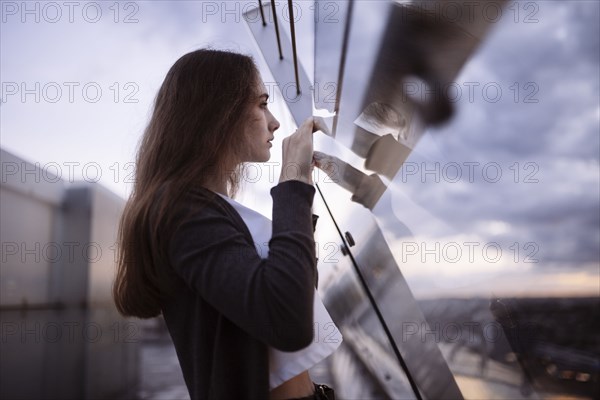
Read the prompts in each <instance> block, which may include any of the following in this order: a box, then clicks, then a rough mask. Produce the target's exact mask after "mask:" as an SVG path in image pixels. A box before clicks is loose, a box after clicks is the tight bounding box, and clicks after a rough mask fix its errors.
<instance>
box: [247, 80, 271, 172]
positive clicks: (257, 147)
mask: <svg viewBox="0 0 600 400" xmlns="http://www.w3.org/2000/svg"><path fill="white" fill-rule="evenodd" d="M257 81H258V84H257V90H256V96H255V97H254V98H253V100H252V103H251V104H250V112H249V117H248V121H247V122H246V123H244V137H245V138H246V143H247V146H246V147H247V152H246V154H245V157H244V159H243V160H242V162H265V161H269V159H270V158H271V147H272V146H273V144H272V143H271V141H272V140H273V138H274V136H273V135H274V133H275V130H276V129H277V128H279V121H277V119H276V118H275V117H274V116H273V114H271V111H269V108H268V99H269V94H268V93H267V90H266V88H265V85H264V84H263V82H262V79H260V78H259V79H257Z"/></svg>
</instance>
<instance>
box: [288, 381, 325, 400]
mask: <svg viewBox="0 0 600 400" xmlns="http://www.w3.org/2000/svg"><path fill="white" fill-rule="evenodd" d="M314 385H315V393H314V394H312V395H310V396H305V397H297V398H294V399H290V400H335V393H334V391H333V389H332V388H330V387H329V386H327V385H323V384H318V383H314Z"/></svg>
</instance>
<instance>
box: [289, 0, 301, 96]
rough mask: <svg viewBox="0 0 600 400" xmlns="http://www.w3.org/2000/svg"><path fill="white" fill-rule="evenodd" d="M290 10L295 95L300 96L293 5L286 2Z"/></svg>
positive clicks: (290, 0) (290, 2) (290, 1)
mask: <svg viewBox="0 0 600 400" xmlns="http://www.w3.org/2000/svg"><path fill="white" fill-rule="evenodd" d="M288 8H289V10H290V31H291V32H292V52H293V53H294V75H295V76H296V94H300V79H299V78H298V54H297V53H296V29H295V27H294V4H293V3H292V0H288Z"/></svg>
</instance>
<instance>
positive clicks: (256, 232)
mask: <svg viewBox="0 0 600 400" xmlns="http://www.w3.org/2000/svg"><path fill="white" fill-rule="evenodd" d="M218 194H219V195H220V196H221V197H223V198H224V199H225V200H227V201H228V202H229V204H231V205H232V206H233V207H234V208H235V209H236V211H237V212H238V213H239V214H240V216H241V217H242V219H243V220H244V222H245V223H246V225H247V226H248V230H249V231H250V234H251V235H252V239H253V241H254V244H255V246H256V249H257V251H258V254H259V255H260V257H261V258H267V255H268V254H269V241H270V240H271V235H272V225H271V224H272V221H271V220H270V219H268V218H267V217H265V216H264V215H262V214H260V213H258V212H256V211H254V210H252V209H250V208H248V207H246V206H243V205H242V204H240V203H238V202H237V201H235V200H233V199H230V198H229V197H227V196H224V195H222V194H220V193H218ZM313 313H314V321H313V322H314V324H313V326H314V338H313V341H312V343H311V344H310V345H308V346H307V347H305V348H304V349H302V350H299V351H294V352H285V351H279V350H277V349H274V348H269V385H270V389H274V388H276V387H277V386H279V385H281V384H282V383H284V382H285V381H287V380H289V379H291V378H293V377H294V376H296V375H298V374H300V373H302V372H303V371H305V370H307V369H309V368H311V367H312V366H314V365H315V364H317V363H319V362H320V361H322V360H323V359H325V358H326V357H328V356H329V355H330V354H331V353H333V352H334V351H335V349H337V348H338V346H339V345H340V344H341V343H342V340H343V339H342V334H341V333H340V331H339V329H338V327H337V326H336V325H335V323H334V322H333V321H332V320H331V317H330V316H329V313H328V312H327V309H325V306H324V305H323V302H322V301H321V298H320V297H319V294H318V292H317V289H315V297H314V311H313Z"/></svg>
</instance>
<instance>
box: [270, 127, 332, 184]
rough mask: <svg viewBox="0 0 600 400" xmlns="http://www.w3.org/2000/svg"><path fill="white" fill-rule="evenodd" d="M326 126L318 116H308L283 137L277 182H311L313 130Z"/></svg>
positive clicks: (322, 128) (313, 164)
mask: <svg viewBox="0 0 600 400" xmlns="http://www.w3.org/2000/svg"><path fill="white" fill-rule="evenodd" d="M324 129H326V127H325V126H324V124H323V123H322V122H321V120H320V119H319V118H314V117H309V118H307V119H306V120H305V121H304V122H303V123H302V125H300V127H299V128H298V129H297V130H296V132H294V133H293V134H291V135H290V136H288V137H286V138H285V139H283V157H282V158H283V163H282V166H281V176H280V177H279V182H285V181H289V180H293V179H295V180H299V181H302V182H304V183H308V184H309V185H312V184H313V180H312V171H313V167H314V166H315V163H314V160H313V132H315V131H317V130H324Z"/></svg>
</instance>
